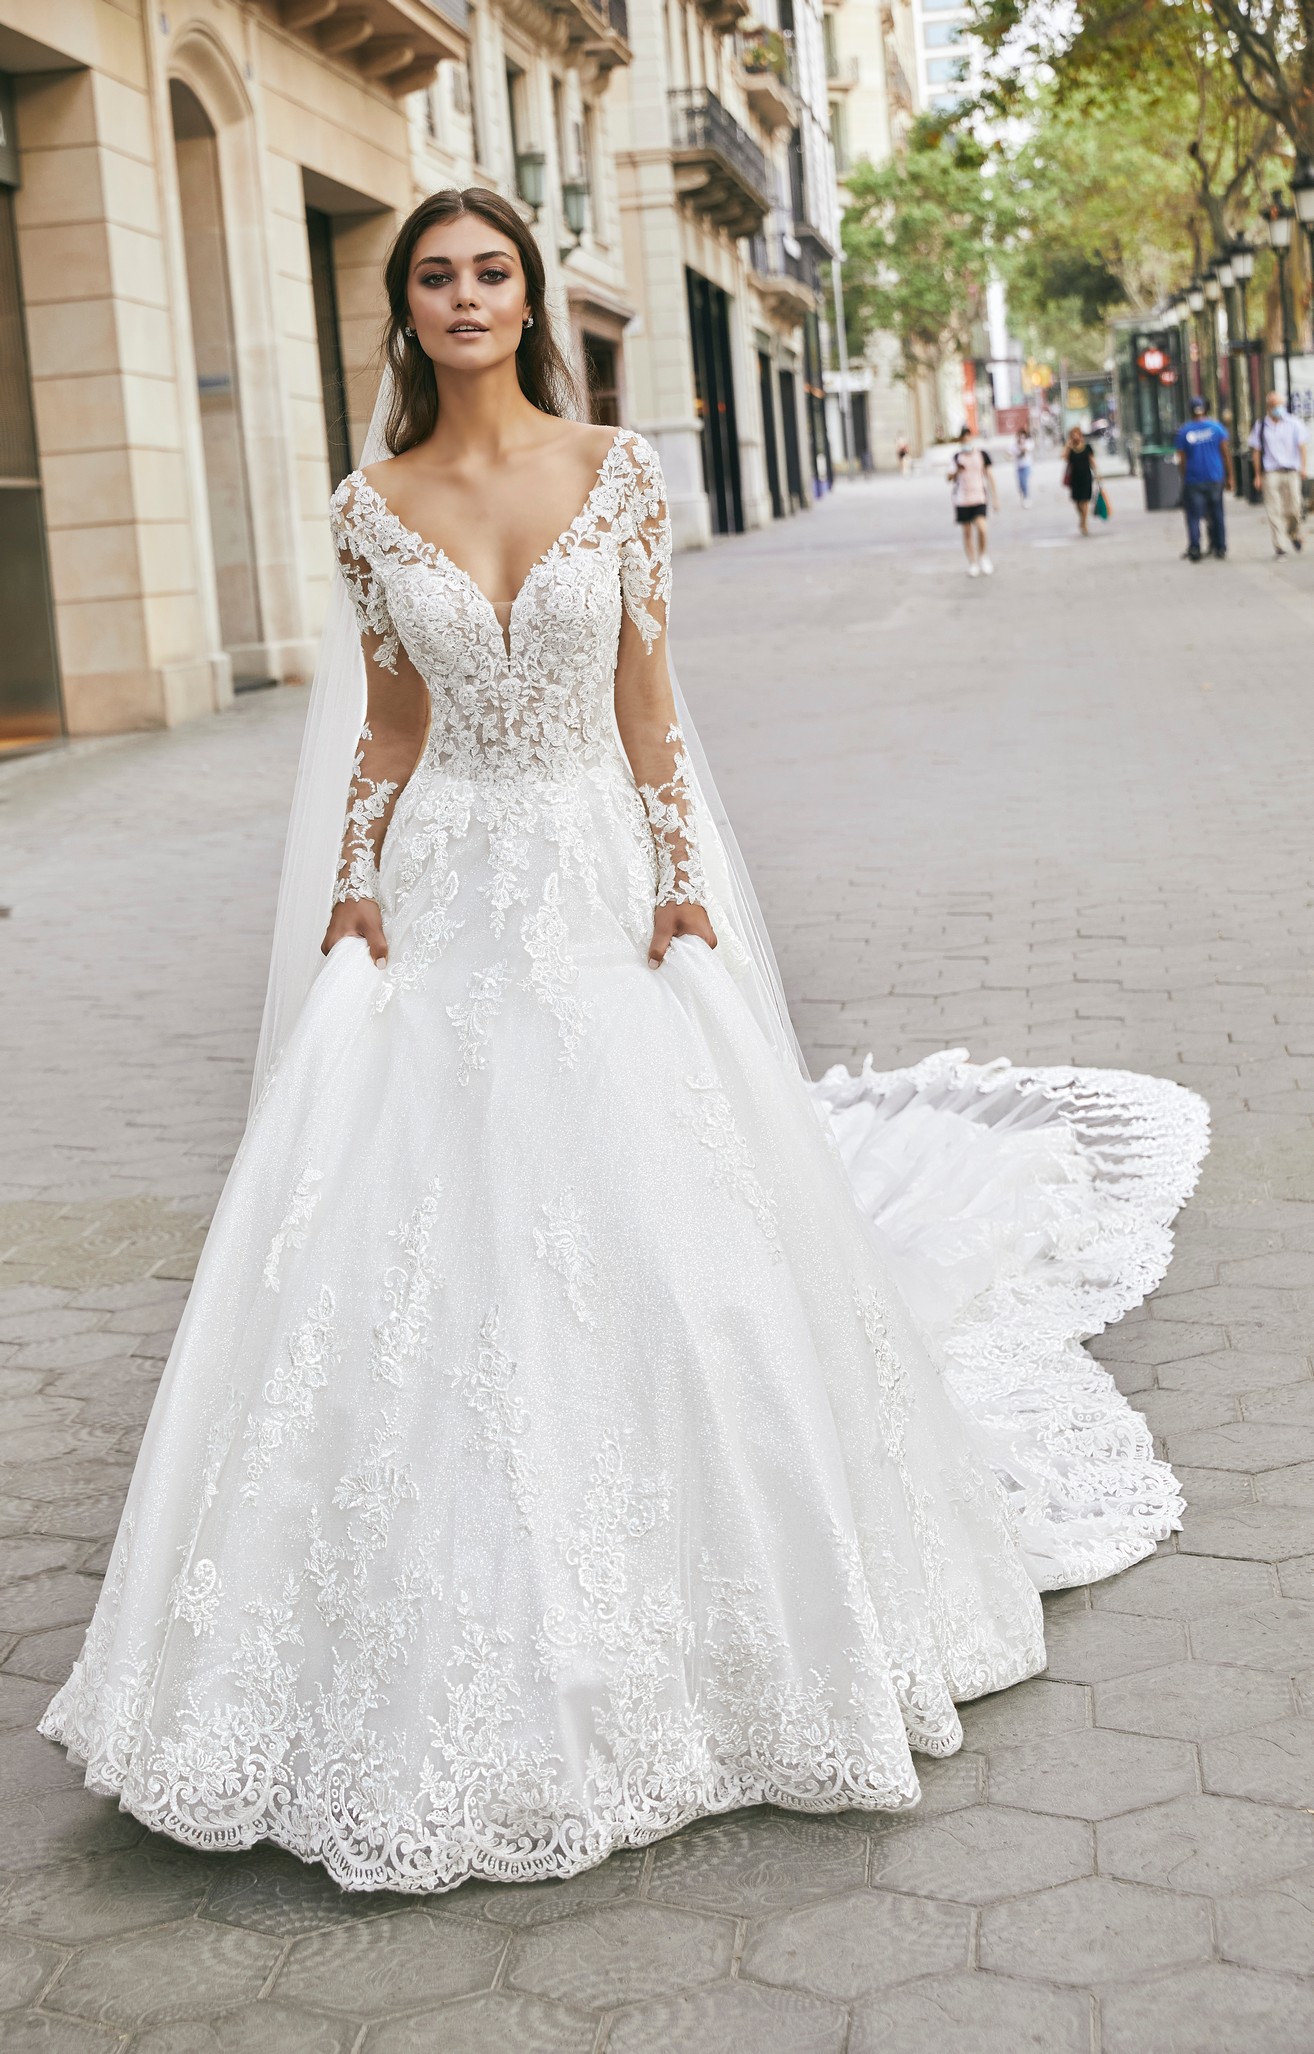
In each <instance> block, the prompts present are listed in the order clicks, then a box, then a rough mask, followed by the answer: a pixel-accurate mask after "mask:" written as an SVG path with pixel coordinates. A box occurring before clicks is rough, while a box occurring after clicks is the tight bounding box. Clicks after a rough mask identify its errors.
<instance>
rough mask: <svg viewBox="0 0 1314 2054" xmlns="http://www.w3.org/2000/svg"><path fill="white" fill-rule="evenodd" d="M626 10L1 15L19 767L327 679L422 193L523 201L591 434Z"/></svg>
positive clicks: (151, 9) (612, 338) (501, 3)
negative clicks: (383, 339)
mask: <svg viewBox="0 0 1314 2054" xmlns="http://www.w3.org/2000/svg"><path fill="white" fill-rule="evenodd" d="M628 57H629V48H628V44H627V42H626V39H625V12H624V6H623V0H601V4H595V0H497V4H492V0H480V4H478V5H477V6H471V7H467V4H466V0H154V4H153V5H151V6H146V5H145V4H144V0H40V4H38V0H0V553H2V554H3V560H4V563H5V586H4V598H3V627H4V633H3V635H2V636H0V747H7V748H15V747H24V746H30V745H32V744H33V743H37V742H40V741H42V740H44V739H48V738H49V737H50V736H51V735H52V734H56V733H59V732H61V731H67V732H69V733H72V734H94V733H104V732H111V731H114V730H119V729H124V728H133V727H143V726H156V725H167V724H171V723H173V722H175V721H178V720H183V719H186V718H188V717H190V716H193V715H195V714H198V713H202V712H206V711H209V710H210V709H212V708H215V707H221V706H223V705H225V704H226V703H227V702H228V701H229V699H230V698H231V695H232V692H233V690H234V688H238V689H240V688H242V687H243V686H248V685H254V684H258V683H264V682H267V681H269V680H271V679H272V680H294V681H295V680H303V679H305V678H307V677H308V676H309V674H310V671H311V669H312V666H313V662H314V652H315V647H316V640H317V635H318V629H319V624H320V619H321V616H322V612H323V606H324V599H325V594H326V590H327V583H328V577H329V572H330V568H331V564H330V557H329V545H328V536H327V527H326V522H325V502H326V499H327V497H328V494H329V492H330V490H331V488H332V484H333V482H334V481H335V479H336V478H337V477H339V476H341V475H342V473H343V472H344V471H345V470H347V469H349V468H350V466H351V464H352V463H353V462H354V461H355V459H356V457H357V456H358V454H359V450H360V444H361V439H362V436H363V433H364V427H365V423H366V421H367V419H368V414H369V409H370V405H371V402H372V398H373V392H374V385H375V379H376V375H377V371H376V349H377V343H378V338H379V333H380V328H381V321H382V314H383V301H382V291H381V280H380V269H381V260H382V258H383V255H384V253H385V251H386V249H387V246H388V243H389V241H390V239H391V237H392V235H393V233H394V231H395V229H396V226H397V225H398V223H399V221H400V220H401V219H402V218H403V217H404V215H405V214H406V212H407V211H408V210H409V208H410V207H411V206H412V204H413V203H414V200H415V199H416V198H417V197H418V196H419V194H420V193H422V192H424V191H427V190H431V189H433V187H435V186H437V185H443V184H452V183H461V184H468V183H471V182H473V181H475V180H478V181H479V182H481V183H486V184H491V185H496V186H498V187H499V188H500V189H501V190H503V191H505V192H517V191H518V192H520V193H521V194H522V195H523V196H524V206H525V211H526V215H527V217H530V218H534V219H536V221H537V226H538V233H539V235H540V237H541V240H542V243H543V246H544V251H545V255H546V257H547V260H548V267H549V274H550V280H551V287H552V291H553V295H554V299H555V301H556V305H557V309H558V312H559V314H560V315H561V317H562V319H563V320H564V321H566V322H568V324H569V328H570V332H571V334H572V336H573V338H574V345H575V348H576V351H577V355H578V357H579V360H580V363H581V366H582V367H584V366H587V368H588V370H589V372H590V374H591V382H592V386H593V390H594V400H593V404H594V407H595V411H596V412H597V414H598V417H599V418H603V419H607V418H619V416H620V413H621V412H622V411H623V409H624V407H625V404H626V395H625V389H624V352H623V347H622V336H623V332H624V327H625V324H626V322H627V321H628V320H629V318H630V316H631V313H632V304H631V301H630V298H629V296H628V294H627V291H626V288H625V284H624V275H623V270H622V265H621V225H620V212H619V206H618V199H617V193H616V187H615V179H614V173H613V169H612V165H613V149H612V143H611V138H610V135H609V132H608V127H607V122H608V109H607V105H606V99H607V93H606V88H607V82H608V79H609V78H610V76H611V74H612V73H613V71H614V70H615V69H616V68H617V67H618V66H623V65H624V64H625V63H626V62H627V61H628Z"/></svg>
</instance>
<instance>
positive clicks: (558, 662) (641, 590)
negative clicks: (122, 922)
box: [331, 429, 703, 905]
mask: <svg viewBox="0 0 1314 2054" xmlns="http://www.w3.org/2000/svg"><path fill="white" fill-rule="evenodd" d="M331 516H332V527H333V534H334V538H335V541H336V543H337V548H338V561H339V564H340V566H341V569H342V574H343V578H344V580H345V582H346V585H347V589H348V591H349V593H350V594H351V598H352V602H353V605H354V606H355V610H356V616H357V619H358V621H359V623H360V627H361V632H362V634H363V635H364V636H366V637H367V638H370V641H372V643H373V647H372V649H371V654H372V657H373V661H374V663H375V664H376V665H377V666H379V668H381V669H384V670H388V671H392V672H394V673H395V671H396V668H397V662H398V657H399V654H400V653H401V652H403V651H404V653H405V654H406V655H407V656H408V657H409V658H410V660H411V662H412V663H413V664H414V666H415V669H416V671H417V672H418V673H419V675H420V677H421V679H422V680H423V682H424V684H425V686H426V687H427V689H428V692H429V696H430V700H431V702H432V718H431V723H430V731H429V738H428V742H427V744H426V747H425V751H424V755H423V758H422V760H421V763H420V764H419V765H418V766H417V770H416V773H415V775H416V777H419V778H423V777H424V776H425V775H426V774H432V773H434V772H441V773H445V774H446V776H447V777H449V778H458V779H468V780H469V781H470V782H471V783H472V784H475V785H479V786H486V785H487V784H488V783H489V782H490V781H497V782H499V783H504V782H505V781H507V780H511V781H518V782H520V783H523V784H526V785H529V786H534V787H538V788H540V789H541V788H543V787H544V786H548V785H559V784H561V783H563V782H565V781H568V780H569V779H571V778H572V777H577V776H579V775H580V774H582V773H587V772H589V771H590V770H593V769H595V768H596V767H598V766H599V765H602V764H605V763H609V762H610V763H612V764H614V762H615V760H616V757H617V755H618V747H617V738H616V728H615V718H614V711H613V695H614V688H615V675H616V656H617V648H618V643H619V634H620V624H621V613H622V608H623V609H624V611H625V612H626V613H628V615H629V617H630V619H631V620H632V621H633V623H634V625H635V627H636V628H637V629H638V631H639V634H640V636H641V637H642V639H643V643H644V647H645V649H646V650H648V651H649V653H651V652H652V651H653V650H654V649H655V648H656V647H657V645H658V643H659V640H660V638H661V636H662V635H663V634H664V633H665V626H666V611H667V605H668V601H669V595H670V585H671V526H670V520H669V517H668V515H667V510H666V499H665V488H664V485H663V481H662V475H661V467H660V464H659V463H658V460H657V456H656V452H655V451H654V450H653V449H652V447H651V445H650V444H649V443H647V442H646V441H645V440H644V439H643V437H642V436H640V435H636V434H635V433H633V431H631V430H629V429H621V430H619V431H618V433H617V435H616V437H615V439H614V441H613V442H612V444H611V447H610V449H609V450H608V452H607V455H606V457H605V458H604V460H603V463H602V465H601V468H600V469H599V471H598V475H597V477H596V479H595V481H594V484H593V488H592V490H591V491H590V493H589V496H588V498H587V499H586V501H585V503H584V505H583V507H582V508H581V509H580V511H579V513H578V514H577V515H576V516H575V519H574V520H573V521H572V522H571V523H570V526H569V527H568V528H566V529H564V530H563V531H562V533H561V534H560V535H559V536H558V537H557V539H556V540H555V542H553V543H552V544H551V545H550V547H549V548H548V549H546V550H544V552H543V554H542V555H541V556H540V557H539V558H538V560H537V562H535V563H534V564H533V565H532V566H531V568H530V570H529V572H528V574H527V576H526V578H525V580H524V582H523V584H522V585H521V587H520V590H519V591H518V592H517V594H516V596H515V598H514V600H513V601H512V603H511V612H510V620H509V622H508V624H507V633H506V636H505V637H504V635H503V629H502V624H501V622H500V620H499V618H498V614H497V610H496V609H495V607H494V606H493V604H492V602H491V601H490V600H489V599H488V598H487V596H486V595H485V594H484V592H483V591H482V590H481V589H480V587H479V586H478V585H476V584H475V582H474V580H473V579H472V578H471V577H470V576H469V574H468V573H467V572H465V571H463V570H462V569H461V568H460V566H459V565H457V564H455V563H453V562H452V560H451V558H450V557H449V556H448V555H447V554H446V552H445V551H444V550H442V549H440V548H439V547H438V546H437V545H436V544H435V543H431V542H426V541H425V540H424V539H423V538H422V537H421V536H419V535H417V534H415V533H414V532H413V531H412V530H411V529H409V528H407V527H406V526H405V524H404V523H403V522H402V521H401V520H400V519H399V518H398V516H397V515H396V514H395V513H394V512H393V511H392V509H391V508H390V507H389V506H388V504H387V502H386V500H385V499H384V498H383V497H382V496H381V495H380V494H379V493H378V492H377V491H375V489H374V488H373V486H371V485H370V484H369V482H368V480H367V479H366V478H365V477H364V475H363V473H362V472H360V471H354V472H353V473H352V474H351V476H350V477H348V478H345V479H344V480H343V482H342V484H341V485H340V486H339V487H338V489H337V491H336V492H335V494H334V495H333V500H332V503H331ZM368 646H369V642H367V647H368ZM371 739H372V738H371V736H370V732H369V729H368V727H367V728H366V729H365V730H364V732H363V734H362V737H361V745H360V749H359V751H358V754H357V758H356V763H355V768H354V775H353V779H352V784H351V789H350V792H349V794H348V801H347V813H346V826H345V832H344V838H343V849H342V859H341V862H340V865H339V871H338V882H337V887H336V891H335V898H336V899H337V900H338V901H341V900H346V899H362V898H375V897H377V896H378V882H377V857H378V851H379V847H380V844H381V841H382V836H383V830H384V822H385V816H386V815H387V813H388V810H389V807H390V805H391V802H392V799H393V797H394V795H395V784H394V783H393V782H392V781H390V780H387V779H383V778H381V777H378V776H376V775H375V774H374V771H373V769H372V765H371V753H370V742H371ZM666 746H667V751H668V752H669V753H668V758H667V760H668V763H669V775H668V776H667V777H666V778H665V779H664V780H663V781H661V782H660V783H652V784H648V783H645V784H643V785H641V786H639V787H638V790H639V795H640V797H641V799H642V801H643V804H644V807H645V809H646V812H647V817H648V822H649V827H650V831H651V835H652V840H653V848H654V853H655V858H656V883H655V890H654V903H655V904H657V905H662V904H667V903H691V902H695V901H698V900H699V899H700V898H701V895H702V892H703V882H702V866H701V863H700V862H699V859H698V852H697V835H696V829H695V825H694V820H693V812H694V805H693V798H692V793H691V777H690V772H689V765H688V759H687V757H686V756H685V753H684V748H683V738H682V736H681V734H680V731H679V729H678V727H675V726H672V727H671V728H670V731H669V733H668V735H667V737H666Z"/></svg>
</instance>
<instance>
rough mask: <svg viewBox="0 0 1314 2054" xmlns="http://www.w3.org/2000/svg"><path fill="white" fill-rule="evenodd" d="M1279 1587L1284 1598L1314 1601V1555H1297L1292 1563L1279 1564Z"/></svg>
mask: <svg viewBox="0 0 1314 2054" xmlns="http://www.w3.org/2000/svg"><path fill="white" fill-rule="evenodd" d="M1278 1587H1279V1589H1280V1590H1281V1592H1282V1595H1283V1597H1284V1598H1305V1599H1314V1555H1297V1556H1296V1558H1295V1560H1294V1561H1292V1562H1279V1564H1278Z"/></svg>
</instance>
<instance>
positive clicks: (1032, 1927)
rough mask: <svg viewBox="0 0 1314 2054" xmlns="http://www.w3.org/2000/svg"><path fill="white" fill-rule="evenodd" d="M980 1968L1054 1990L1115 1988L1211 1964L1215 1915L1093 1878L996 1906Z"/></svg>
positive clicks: (987, 1922)
mask: <svg viewBox="0 0 1314 2054" xmlns="http://www.w3.org/2000/svg"><path fill="white" fill-rule="evenodd" d="M980 1947H981V1966H982V1967H983V1968H989V1969H998V1970H999V1971H1000V1972H1001V1973H1002V1974H1004V1975H1012V1976H1022V1977H1025V1976H1027V1975H1028V1974H1031V1975H1034V1974H1037V1973H1040V1974H1043V1975H1044V1978H1045V1980H1046V1982H1048V1983H1074V1984H1077V1985H1079V1986H1080V1985H1086V1984H1090V1983H1105V1982H1115V1981H1118V1980H1119V1979H1121V1978H1122V1977H1124V1976H1132V1975H1143V1974H1145V1973H1146V1971H1147V1970H1150V1969H1157V1968H1169V1967H1171V1966H1172V1965H1173V1964H1174V1963H1176V1962H1181V1961H1206V1960H1208V1958H1209V1954H1210V1951H1211V1937H1210V1930H1209V1908H1208V1906H1207V1905H1204V1904H1201V1903H1200V1902H1199V1901H1198V1900H1197V1899H1195V1898H1191V1897H1171V1896H1168V1895H1167V1894H1166V1893H1165V1892H1163V1891H1159V1890H1142V1889H1138V1888H1137V1887H1136V1886H1135V1885H1134V1884H1131V1883H1119V1882H1114V1881H1113V1880H1112V1879H1111V1878H1109V1877H1107V1876H1086V1877H1083V1878H1082V1880H1081V1881H1080V1882H1076V1883H1064V1884H1063V1885H1062V1886H1061V1887H1060V1888H1059V1889H1057V1890H1043V1891H1040V1892H1039V1893H1038V1894H1037V1895H1035V1896H1034V1897H1018V1898H1015V1899H1014V1900H1013V1901H1012V1902H1011V1903H1009V1904H992V1905H990V1906H989V1907H988V1908H987V1910H985V1911H984V1912H982V1914H981V1942H980Z"/></svg>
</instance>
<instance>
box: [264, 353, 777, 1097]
mask: <svg viewBox="0 0 1314 2054" xmlns="http://www.w3.org/2000/svg"><path fill="white" fill-rule="evenodd" d="M391 397H392V381H391V373H390V372H388V371H385V372H384V376H383V382H382V384H381V385H380V387H379V393H378V397H377V399H376V401H375V404H374V413H373V416H372V418H371V420H370V426H369V433H368V434H367V435H366V438H365V446H364V448H363V450H362V452H361V464H362V466H363V465H366V464H373V463H379V462H381V461H382V460H383V459H384V458H385V457H387V456H388V454H389V451H388V447H387V444H386V442H385V440H384V425H385V423H386V421H387V418H388V409H389V405H390V402H391ZM668 659H669V661H670V673H671V684H672V687H673V690H674V693H675V704H676V709H677V713H678V717H679V722H680V728H681V732H682V733H683V735H684V739H685V745H686V749H687V752H688V756H689V760H690V764H691V767H692V770H693V777H694V789H695V795H696V797H695V803H696V805H697V807H698V810H699V825H700V841H701V849H702V855H703V864H704V869H705V871H706V874H707V879H708V886H709V891H708V896H709V901H710V903H709V906H708V912H709V914H710V915H711V919H712V924H713V926H714V927H715V929H716V932H717V936H718V940H719V943H720V947H721V949H722V950H723V952H724V954H723V960H724V961H725V963H726V966H727V968H728V969H729V970H730V972H731V974H732V976H733V977H734V978H735V980H736V982H737V983H738V984H739V986H740V988H741V990H742V992H743V995H744V997H745V999H746V1000H747V1002H748V1004H749V1006H750V1008H751V1009H752V1011H753V1013H754V1015H755V1016H756V1018H757V1021H758V1024H759V1026H760V1027H761V1028H762V1031H763V1033H764V1034H765V1035H766V1037H767V1040H768V1041H769V1043H770V1045H771V1046H772V1047H773V1048H774V1049H775V1050H776V1052H777V1054H778V1055H779V1056H780V1057H781V1059H782V1060H783V1061H784V1062H786V1063H787V1064H789V1065H791V1066H797V1068H798V1069H799V1070H800V1071H801V1072H802V1073H803V1075H804V1076H805V1077H806V1075H807V1071H806V1068H805V1066H804V1062H803V1055H802V1051H801V1049H800V1048H799V1044H798V1039H797V1036H796V1035H795V1033H794V1029H793V1026H792V1024H791V1022H790V1018H789V1009H788V1006H787V1005H786V1002H785V993H784V988H783V986H782V984H781V981H780V971H779V968H778V966H777V963H776V958H775V953H774V951H773V949H772V947H771V942H770V939H769V937H768V934H767V930H766V925H765V922H764V921H763V919H762V914H761V910H760V908H759V906H758V903H757V897H756V894H755V893H754V891H753V886H752V882H751V880H750V878H749V875H748V871H747V868H746V866H745V864H744V860H743V857H742V856H741V854H740V852H739V846H738V843H737V842H736V840H735V837H734V834H733V831H732V830H731V827H730V823H729V820H728V818H727V816H726V811H725V808H724V806H723V805H722V803H721V799H720V795H719V793H718V792H717V789H716V785H715V782H714V781H713V778H712V775H711V771H710V769H709V767H708V763H707V757H706V753H705V751H704V749H703V747H702V744H701V742H700V741H699V738H698V733H697V730H696V728H695V725H694V721H693V717H692V715H691V714H690V712H689V707H688V703H687V701H686V700H685V697H684V694H683V692H682V691H681V689H680V685H679V681H678V679H677V677H676V673H675V663H674V659H673V657H672V656H671V654H670V650H669V647H668ZM364 718H365V664H364V659H363V657H362V654H361V646H360V631H359V629H358V627H357V624H356V617H355V614H354V613H353V611H352V606H351V601H350V599H349V598H348V596H347V588H346V586H345V585H344V583H343V581H342V578H341V576H340V575H339V573H338V572H337V570H336V569H335V570H334V574H333V584H332V589H331V592H330V595H329V604H328V614H327V617H326V619H325V622H324V632H323V637H322V639H321V642H320V648H319V660H318V662H317V664H316V666H315V677H314V682H313V684H312V686H311V689H310V695H309V703H308V705H307V707H306V724H305V729H304V731H303V735H302V742H301V756H300V760H299V762H298V765H297V775H296V784H295V786H294V788H293V794H292V810H291V816H290V818H289V821H288V831H287V842H286V844H285V847H284V851H283V870H282V876H281V879H280V882H279V889H278V909H277V912H276V914H275V917H274V941H273V953H272V959H271V962H270V970H269V985H268V989H267V991H266V994H265V1008H264V1016H263V1018H262V1020H261V1025H260V1039H259V1043H258V1045H257V1049H256V1061H255V1073H254V1077H253V1079H252V1086H251V1107H252V1110H254V1108H255V1106H256V1104H257V1103H258V1101H259V1099H260V1097H261V1096H262V1094H263V1092H264V1089H265V1086H266V1084H267V1082H268V1080H269V1077H270V1075H271V1074H272V1072H273V1070H274V1068H275V1067H276V1065H277V1062H278V1057H279V1055H280V1053H281V1051H282V1049H283V1046H284V1044H285V1043H286V1041H287V1038H288V1036H289V1035H290V1034H291V1032H292V1030H293V1028H294V1026H295V1025H296V1021H297V1017H298V1015H299V1013H300V1011H301V1008H302V1006H303V1004H304V1003H305V999H306V995H307V993H308V992H309V990H310V987H311V985H312V984H313V982H314V980H315V977H316V975H317V974H318V972H319V970H320V968H321V967H322V964H323V960H324V959H323V956H322V955H321V953H320V944H321V942H322V940H323V937H324V929H325V926H326V925H327V922H328V917H329V911H330V907H331V903H332V896H333V882H334V878H335V875H336V872H337V863H338V855H339V851H340V848H341V842H342V828H343V816H344V812H345V809H346V795H347V786H348V783H349V782H350V778H351V770H352V762H353V759H354V757H355V752H356V745H357V741H358V738H359V735H360V730H361V726H362V724H363V722H364Z"/></svg>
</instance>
